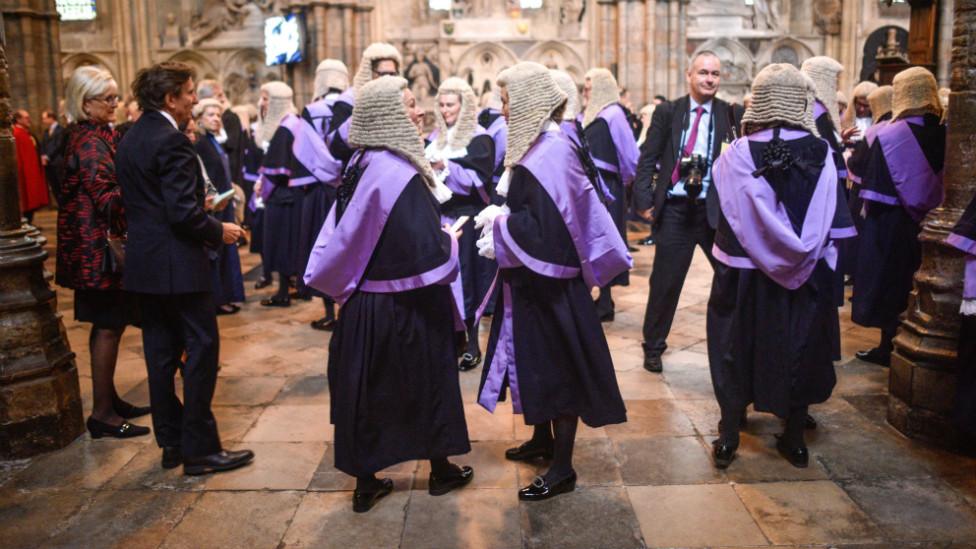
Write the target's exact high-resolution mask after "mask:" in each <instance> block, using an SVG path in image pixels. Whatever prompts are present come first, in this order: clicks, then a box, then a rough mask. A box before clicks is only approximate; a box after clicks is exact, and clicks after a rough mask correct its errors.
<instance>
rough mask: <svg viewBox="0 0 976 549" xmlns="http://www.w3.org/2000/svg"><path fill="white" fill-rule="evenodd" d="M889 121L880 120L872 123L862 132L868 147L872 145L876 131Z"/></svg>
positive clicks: (876, 135) (875, 137)
mask: <svg viewBox="0 0 976 549" xmlns="http://www.w3.org/2000/svg"><path fill="white" fill-rule="evenodd" d="M890 122H891V121H890V120H882V121H880V122H878V123H877V124H872V125H871V127H870V128H868V129H867V130H866V131H865V132H864V141H865V142H867V144H868V147H872V146H874V140H875V139H877V138H878V132H880V131H881V130H882V129H884V128H885V127H886V126H887V125H888V124H889V123H890Z"/></svg>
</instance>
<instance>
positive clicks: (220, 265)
mask: <svg viewBox="0 0 976 549" xmlns="http://www.w3.org/2000/svg"><path fill="white" fill-rule="evenodd" d="M218 147H219V144H217V142H216V141H215V140H214V139H213V137H212V136H211V135H210V134H209V133H208V134H204V135H202V136H200V137H199V139H197V143H196V145H195V146H194V148H195V149H196V151H197V155H199V156H200V160H202V161H203V167H204V169H206V170H207V176H208V177H209V178H210V181H211V183H213V185H214V187H215V188H216V189H217V191H218V192H222V193H223V192H227V191H229V190H231V189H232V188H233V186H232V181H231V178H230V161H231V159H230V158H229V154H228V153H227V152H224V151H222V150H220V149H218ZM214 216H215V217H216V218H217V219H219V220H220V221H222V222H224V223H233V222H234V221H235V218H234V205H233V203H231V204H230V205H228V206H227V207H226V208H224V209H223V210H222V211H219V212H214ZM214 251H215V252H216V253H215V254H214V257H212V258H211V260H212V262H213V263H212V264H211V269H210V274H211V276H212V277H213V281H214V284H213V286H214V291H213V295H214V303H215V304H216V305H218V306H220V305H227V304H229V303H240V302H243V301H244V276H243V274H242V273H241V257H240V253H239V252H238V249H237V243H236V242H235V243H233V244H224V245H222V246H221V247H220V248H218V249H217V250H214Z"/></svg>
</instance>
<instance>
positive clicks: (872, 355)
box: [854, 347, 891, 368]
mask: <svg viewBox="0 0 976 549" xmlns="http://www.w3.org/2000/svg"><path fill="white" fill-rule="evenodd" d="M854 356H856V357H857V358H858V359H859V360H863V361H864V362H870V363H871V364H877V365H878V366H884V367H885V368H887V367H888V366H891V353H886V352H884V351H882V350H881V349H879V348H877V347H875V348H874V349H869V350H867V351H858V352H856V353H854Z"/></svg>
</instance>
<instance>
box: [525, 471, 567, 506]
mask: <svg viewBox="0 0 976 549" xmlns="http://www.w3.org/2000/svg"><path fill="white" fill-rule="evenodd" d="M575 489H576V471H573V473H572V474H570V475H569V476H568V477H566V478H564V479H562V480H560V481H559V482H555V483H552V484H549V481H547V480H546V479H545V477H535V480H533V481H532V484H530V485H528V486H526V487H525V488H522V489H521V490H519V492H518V498H519V499H520V500H522V501H542V500H544V499H549V498H552V497H556V496H558V495H559V494H565V493H566V492H572V491H573V490H575Z"/></svg>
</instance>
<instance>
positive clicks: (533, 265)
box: [477, 132, 633, 413]
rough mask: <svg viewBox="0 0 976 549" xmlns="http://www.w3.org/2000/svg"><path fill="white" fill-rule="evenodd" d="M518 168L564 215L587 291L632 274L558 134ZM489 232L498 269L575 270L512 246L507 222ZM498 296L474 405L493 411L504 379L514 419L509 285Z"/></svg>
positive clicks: (547, 136)
mask: <svg viewBox="0 0 976 549" xmlns="http://www.w3.org/2000/svg"><path fill="white" fill-rule="evenodd" d="M519 165H521V166H523V167H524V168H526V169H528V170H529V171H530V172H531V173H532V175H533V176H534V177H535V178H536V180H537V181H538V182H539V184H540V185H542V187H543V189H545V191H546V194H548V195H549V198H551V199H552V201H553V204H554V205H555V206H556V209H557V210H558V211H559V213H560V214H561V215H562V218H563V220H564V221H565V223H566V229H567V230H568V231H569V236H570V238H571V239H572V240H573V246H574V247H575V248H576V254H577V257H578V258H579V260H580V267H579V271H578V274H581V275H582V277H583V281H584V282H585V283H586V284H587V285H588V286H590V287H591V288H592V287H594V286H604V285H606V284H607V282H609V281H610V280H612V279H613V278H614V277H616V276H617V275H618V274H620V273H621V272H623V271H624V270H627V269H630V267H631V266H632V265H633V260H632V259H631V257H630V255H629V254H628V253H627V246H626V245H625V244H624V241H623V239H622V238H621V237H620V233H619V232H618V231H617V227H616V225H614V223H613V219H612V218H611V217H610V212H609V211H608V210H607V208H606V207H605V206H604V205H603V203H601V202H600V200H599V198H598V197H597V194H596V193H597V191H596V189H594V188H593V185H591V184H590V182H589V179H587V177H586V174H585V173H584V172H583V168H582V166H580V163H579V159H578V158H577V157H576V153H575V152H574V151H573V150H572V145H571V143H570V142H569V140H567V139H565V138H564V137H562V134H561V133H556V132H543V133H542V134H541V135H540V136H539V137H538V138H536V141H535V143H533V144H532V147H530V148H529V151H528V152H527V153H525V156H523V157H522V159H521V160H520V161H519ZM492 230H493V238H494V243H495V259H496V260H497V261H498V265H499V268H500V269H503V268H510V266H517V265H521V264H524V265H525V266H526V267H528V268H530V269H532V270H533V272H537V273H539V274H541V275H543V276H553V275H555V278H570V277H569V276H568V275H569V274H570V271H569V269H573V268H572V267H565V266H557V265H552V264H551V263H547V262H544V261H541V260H539V259H537V258H533V257H532V256H531V255H530V254H528V253H527V252H525V251H524V250H523V249H521V248H520V247H519V246H518V245H517V244H515V241H514V239H513V238H512V237H511V234H510V233H509V232H508V216H505V217H501V216H499V218H496V219H495V224H494V225H493V229H492ZM526 259H528V261H525V260H526ZM519 261H520V262H521V263H518V262H519ZM537 269H538V270H537ZM546 270H551V271H552V272H553V275H547V274H545V273H544V272H540V271H546ZM574 276H575V275H574ZM497 280H498V276H497V275H496V277H495V282H492V289H491V290H489V291H488V294H487V295H486V296H485V300H484V301H483V302H482V304H481V307H479V308H478V317H477V318H479V319H480V317H481V314H482V313H483V312H484V308H485V305H486V304H487V303H488V301H489V299H488V298H489V297H490V296H491V294H492V293H493V291H494V286H495V283H496V282H497ZM502 293H503V295H504V299H503V301H502V303H503V306H502V312H501V314H502V322H501V326H500V328H499V332H498V340H497V342H496V347H495V353H494V355H493V356H492V360H491V362H490V363H486V364H485V366H484V367H485V368H488V373H487V374H486V377H485V382H484V387H483V388H482V391H481V394H480V395H478V403H479V404H481V405H482V406H483V407H485V408H486V409H487V410H489V411H493V410H494V409H495V405H496V404H497V402H498V397H499V395H500V394H501V388H502V387H503V385H504V382H505V379H506V378H507V379H508V383H509V387H510V388H511V393H512V408H513V410H515V412H516V413H522V404H521V400H520V397H519V393H518V368H517V366H516V364H515V350H514V348H515V347H514V328H513V323H512V322H513V321H512V290H511V286H510V285H509V284H508V283H507V282H503V283H502ZM496 314H497V311H496Z"/></svg>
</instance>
